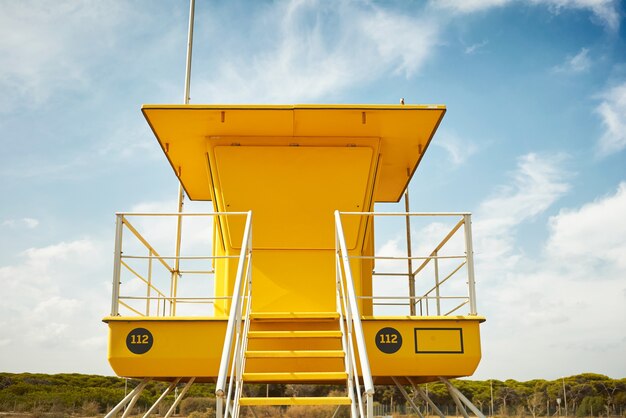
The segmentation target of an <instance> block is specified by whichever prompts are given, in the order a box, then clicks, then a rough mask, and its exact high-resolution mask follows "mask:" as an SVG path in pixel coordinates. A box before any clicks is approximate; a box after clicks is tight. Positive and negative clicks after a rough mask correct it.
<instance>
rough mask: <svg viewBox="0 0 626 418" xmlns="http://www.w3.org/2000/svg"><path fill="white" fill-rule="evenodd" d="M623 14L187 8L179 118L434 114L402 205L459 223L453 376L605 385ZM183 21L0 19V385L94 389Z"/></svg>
mask: <svg viewBox="0 0 626 418" xmlns="http://www.w3.org/2000/svg"><path fill="white" fill-rule="evenodd" d="M624 12H625V10H624V5H623V4H622V3H620V2H619V1H612V0H543V1H542V0H483V1H479V0H468V1H453V0H442V1H431V2H418V1H414V2H400V1H397V2H394V1H385V2H375V1H336V2H330V1H314V0H300V1H276V2H271V1H258V2H252V1H249V2H246V1H234V2H216V1H207V0H198V2H197V11H196V30H195V35H196V36H195V43H194V56H193V59H194V61H193V70H192V83H191V103H287V104H289V103H398V101H399V99H400V98H401V97H404V98H405V100H406V102H407V103H411V104H430V103H436V104H439V103H441V104H445V105H447V107H448V112H447V114H446V116H445V118H444V120H443V123H442V124H441V127H440V129H439V131H438V134H437V135H436V137H435V139H434V141H433V146H431V147H430V148H429V150H428V153H427V155H426V158H425V159H424V160H423V164H422V165H421V167H420V168H419V169H418V172H417V175H416V176H415V177H414V180H413V182H412V185H411V206H412V210H415V211H471V212H473V214H474V241H475V242H474V246H475V251H476V262H477V266H476V274H477V280H478V284H477V287H478V308H479V313H481V314H483V315H485V316H487V318H488V321H487V322H486V323H485V324H484V325H483V327H482V341H483V360H482V363H481V365H480V366H479V369H478V371H477V373H476V374H475V377H476V378H480V379H488V378H499V379H506V378H515V379H521V380H525V379H532V378H556V377H559V376H564V375H571V374H575V373H580V372H597V373H603V374H607V375H609V376H612V377H624V376H625V375H626V361H625V360H624V352H626V332H625V331H624V329H625V328H624V325H623V324H624V319H625V318H626V261H625V260H626V220H624V214H625V213H626V150H625V148H626V29H625V28H624V26H625V25H624V22H623V20H624ZM187 19H188V3H187V2H186V1H134V2H124V1H113V0H106V1H96V0H94V1H87V0H85V1H81V2H76V1H70V0H60V1H55V2H44V1H19V2H17V1H10V0H0V145H1V146H2V152H1V153H0V178H1V179H2V181H1V182H0V196H2V205H1V207H0V283H1V284H2V289H3V290H2V295H3V298H2V299H3V301H2V303H1V304H0V370H1V371H10V372H21V371H31V372H50V373H52V372H84V373H102V374H110V373H111V371H110V369H109V367H108V364H107V362H106V333H107V329H106V326H105V325H104V324H102V323H100V319H101V317H102V316H104V315H106V314H107V312H108V309H109V305H110V303H109V294H110V290H109V289H110V276H111V262H112V249H113V234H114V231H113V226H114V215H113V214H114V213H115V212H116V211H126V210H132V209H136V208H157V209H160V210H166V211H171V210H174V208H175V196H176V189H177V184H176V180H175V178H174V176H173V174H172V173H171V172H170V167H169V165H168V164H167V162H166V161H165V159H164V158H163V156H162V155H161V152H160V150H159V148H158V145H157V143H156V141H155V140H154V138H153V137H152V135H151V133H150V132H149V128H148V126H147V124H146V123H145V121H144V119H143V117H142V116H141V113H140V111H139V109H140V106H141V104H142V103H181V102H182V98H183V80H184V58H185V45H186V31H187ZM189 206H190V210H194V209H195V210H208V209H207V205H206V204H196V205H189ZM381 209H385V210H393V209H394V208H393V207H390V206H389V205H388V206H386V207H381ZM390 239H391V240H392V238H390ZM384 244H385V243H381V245H384Z"/></svg>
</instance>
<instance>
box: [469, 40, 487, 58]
mask: <svg viewBox="0 0 626 418" xmlns="http://www.w3.org/2000/svg"><path fill="white" fill-rule="evenodd" d="M488 43H489V42H488V41H482V42H478V43H476V44H472V45H470V46H468V47H465V50H464V52H465V54H467V55H473V54H475V53H477V52H478V51H480V50H481V49H483V48H484V47H485V46H486V45H487V44H488Z"/></svg>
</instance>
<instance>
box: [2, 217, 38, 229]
mask: <svg viewBox="0 0 626 418" xmlns="http://www.w3.org/2000/svg"><path fill="white" fill-rule="evenodd" d="M38 225H39V221H38V220H37V219H34V218H21V219H7V220H5V221H3V222H2V226H6V227H9V228H22V227H23V228H27V229H35V228H37V226H38Z"/></svg>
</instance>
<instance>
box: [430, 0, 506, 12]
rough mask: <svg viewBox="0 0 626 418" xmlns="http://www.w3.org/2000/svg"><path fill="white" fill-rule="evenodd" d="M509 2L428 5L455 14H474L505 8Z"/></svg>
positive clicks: (437, 0)
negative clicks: (495, 8)
mask: <svg viewBox="0 0 626 418" xmlns="http://www.w3.org/2000/svg"><path fill="white" fill-rule="evenodd" d="M511 2H512V0H466V1H457V0H431V2H430V4H431V6H433V7H436V8H441V9H447V10H451V11H453V12H455V13H474V12H479V11H481V10H488V9H491V8H494V7H501V6H505V5H507V4H509V3H511Z"/></svg>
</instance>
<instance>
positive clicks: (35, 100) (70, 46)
mask: <svg viewBox="0 0 626 418" xmlns="http://www.w3.org/2000/svg"><path fill="white" fill-rule="evenodd" d="M128 17H129V11H128V10H127V8H126V7H125V5H124V4H123V3H119V2H107V3H106V4H105V3H102V2H99V1H96V0H91V1H82V2H75V1H71V0H61V1H55V2H54V3H50V4H47V5H46V4H42V3H40V2H36V1H19V2H2V4H0V91H2V92H3V94H2V95H0V97H2V99H0V111H2V110H7V109H11V108H14V107H15V106H17V105H27V106H28V105H39V104H41V103H43V102H44V101H45V100H47V99H48V97H49V96H50V95H51V94H53V93H54V92H55V91H57V90H59V89H69V90H73V89H77V88H82V87H84V85H85V84H88V83H89V82H90V77H91V76H90V75H89V73H88V71H86V70H87V68H88V67H89V65H91V63H92V62H93V56H94V55H95V54H97V52H98V51H100V50H104V49H109V48H111V47H112V46H113V43H114V42H113V39H114V37H115V34H116V31H115V29H114V28H115V26H116V25H117V24H118V22H119V21H122V20H124V19H126V18H128Z"/></svg>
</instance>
